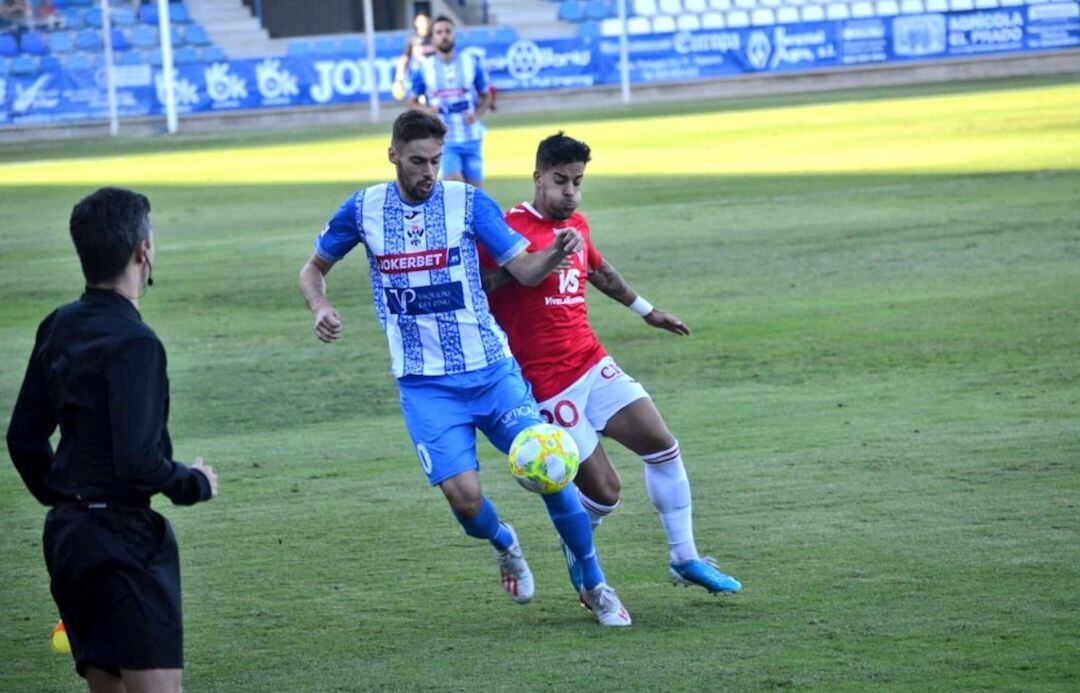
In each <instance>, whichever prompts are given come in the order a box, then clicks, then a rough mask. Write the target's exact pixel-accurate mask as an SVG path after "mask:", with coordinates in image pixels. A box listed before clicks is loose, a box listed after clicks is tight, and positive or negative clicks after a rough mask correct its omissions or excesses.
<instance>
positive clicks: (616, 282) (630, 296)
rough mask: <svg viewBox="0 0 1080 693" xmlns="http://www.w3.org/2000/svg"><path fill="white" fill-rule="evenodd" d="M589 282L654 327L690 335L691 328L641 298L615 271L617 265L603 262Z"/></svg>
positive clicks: (592, 273) (590, 275)
mask: <svg viewBox="0 0 1080 693" xmlns="http://www.w3.org/2000/svg"><path fill="white" fill-rule="evenodd" d="M589 282H591V283H592V285H593V286H595V287H596V288H597V289H599V290H600V292H601V293H603V294H604V295H606V296H609V297H610V298H613V299H614V300H616V301H618V302H619V303H621V304H623V305H624V306H626V307H628V308H630V309H631V310H633V311H634V312H635V313H637V314H638V315H640V316H641V317H642V318H643V319H644V320H645V322H647V323H649V324H650V325H652V326H653V327H658V328H660V329H664V330H667V331H668V332H674V333H675V334H681V335H688V334H690V328H689V327H687V326H686V323H684V322H683V321H682V320H679V319H678V318H677V317H675V316H674V315H672V314H671V313H668V312H667V311H664V310H660V309H659V308H655V307H653V305H652V304H650V303H649V302H648V301H646V300H645V299H643V298H642V297H641V296H639V295H638V293H637V292H636V291H634V289H633V288H632V287H631V286H630V284H628V283H627V281H626V280H625V279H623V277H622V275H621V274H619V271H618V270H617V269H615V265H612V264H611V263H610V262H608V261H607V260H604V261H603V262H601V263H600V266H599V267H598V268H596V271H594V272H591V273H590V274H589Z"/></svg>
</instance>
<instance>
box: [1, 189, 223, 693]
mask: <svg viewBox="0 0 1080 693" xmlns="http://www.w3.org/2000/svg"><path fill="white" fill-rule="evenodd" d="M149 214H150V202H149V200H147V199H146V197H144V196H143V195H140V194H138V193H136V192H132V191H130V190H122V189H118V188H102V189H101V190H98V191H97V192H95V193H94V194H92V195H90V196H88V197H86V198H84V199H83V200H82V201H80V202H79V203H78V204H77V205H75V208H74V209H73V210H72V213H71V238H72V240H73V241H74V242H75V250H76V251H77V252H78V254H79V261H80V262H81V264H82V270H83V274H84V275H85V277H86V292H85V293H84V294H83V295H82V297H81V298H79V300H78V301H75V302H74V303H69V304H67V305H65V306H61V307H60V308H58V309H56V310H55V311H53V312H52V313H51V314H50V315H49V316H48V317H46V318H45V320H44V321H43V322H42V323H41V325H40V326H39V327H38V330H37V338H36V340H35V342H34V350H33V351H32V352H31V354H30V364H29V366H27V369H26V377H25V379H24V380H23V384H22V389H21V390H20V392H19V399H18V401H17V402H16V404H15V411H14V412H13V413H12V416H11V425H10V427H9V428H8V433H7V444H8V450H9V451H10V453H11V459H12V460H13V461H14V463H15V468H16V469H18V471H19V474H20V476H22V479H23V481H24V482H25V483H26V486H27V488H29V489H30V492H31V493H32V494H33V495H34V497H35V498H37V499H38V501H40V502H41V503H42V504H44V505H47V506H51V508H52V509H51V510H49V513H48V515H47V516H46V519H45V531H44V537H43V543H44V548H45V564H46V566H47V567H48V570H49V577H50V579H51V583H50V587H51V590H52V594H53V598H54V599H55V600H56V604H57V606H58V607H59V609H60V616H61V618H63V620H64V624H65V626H66V627H67V632H68V638H69V639H70V641H71V650H72V654H73V655H74V657H75V666H76V669H77V670H78V672H79V673H80V674H81V675H83V676H85V677H86V679H87V683H88V684H89V685H90V689H91V690H92V691H128V692H129V693H130V692H132V691H179V690H180V676H181V669H182V667H183V626H182V622H181V617H180V560H179V554H178V553H177V547H176V538H175V537H174V536H173V532H172V528H171V527H170V526H169V523H168V521H167V520H166V519H165V518H164V517H162V516H161V515H159V514H158V513H156V512H154V511H153V510H151V509H150V497H151V496H153V495H154V494H155V493H159V492H160V493H164V494H165V495H166V496H167V497H168V498H169V499H170V500H172V502H173V503H176V504H177V505H191V504H193V503H197V502H199V501H208V500H210V499H211V498H213V497H214V496H215V495H217V476H216V475H215V474H214V472H213V470H212V469H211V468H210V467H208V466H206V465H205V464H204V463H203V461H202V459H201V458H197V459H196V460H195V462H194V464H192V465H191V467H186V466H184V465H183V464H180V463H178V462H176V461H174V460H173V459H172V455H173V450H172V442H171V441H170V440H169V432H168V430H167V429H166V422H167V420H168V418H169V381H168V378H167V377H166V375H165V349H164V347H163V346H162V345H161V342H160V341H158V338H157V336H156V335H155V334H154V331H153V330H151V329H150V328H149V327H148V326H147V325H146V324H145V323H144V322H143V321H142V318H141V317H140V316H139V310H138V308H139V296H140V295H141V293H142V292H143V291H144V290H145V287H146V286H147V285H148V284H153V279H151V278H150V275H151V263H152V261H153V258H154V244H153V238H152V236H151V232H150V218H149ZM57 426H59V428H60V443H59V445H58V447H57V449H56V451H55V452H54V451H53V448H52V445H51V444H50V442H49V438H50V436H51V435H52V434H53V433H54V432H55V431H56V428H57Z"/></svg>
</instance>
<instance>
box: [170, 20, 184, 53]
mask: <svg viewBox="0 0 1080 693" xmlns="http://www.w3.org/2000/svg"><path fill="white" fill-rule="evenodd" d="M169 37H170V38H171V39H172V45H173V48H178V47H179V46H183V45H184V44H186V43H187V39H186V38H185V37H184V32H183V30H181V28H180V27H178V26H175V25H169Z"/></svg>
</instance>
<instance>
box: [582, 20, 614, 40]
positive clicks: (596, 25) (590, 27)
mask: <svg viewBox="0 0 1080 693" xmlns="http://www.w3.org/2000/svg"><path fill="white" fill-rule="evenodd" d="M615 21H618V20H615ZM577 35H578V38H580V39H581V40H582V41H593V40H595V39H598V38H600V22H595V21H588V22H582V23H581V24H578V28H577Z"/></svg>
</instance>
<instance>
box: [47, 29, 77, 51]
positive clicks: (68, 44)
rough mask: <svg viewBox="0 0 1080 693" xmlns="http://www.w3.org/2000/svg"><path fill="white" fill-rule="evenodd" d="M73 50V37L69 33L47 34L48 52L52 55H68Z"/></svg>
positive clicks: (56, 32) (55, 32)
mask: <svg viewBox="0 0 1080 693" xmlns="http://www.w3.org/2000/svg"><path fill="white" fill-rule="evenodd" d="M73 50H75V36H74V35H73V34H72V33H71V32H69V31H54V32H53V33H51V34H49V51H50V52H52V53H70V52H71V51H73Z"/></svg>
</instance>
